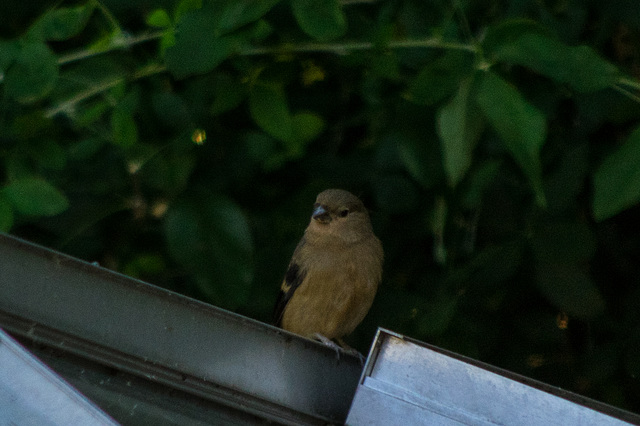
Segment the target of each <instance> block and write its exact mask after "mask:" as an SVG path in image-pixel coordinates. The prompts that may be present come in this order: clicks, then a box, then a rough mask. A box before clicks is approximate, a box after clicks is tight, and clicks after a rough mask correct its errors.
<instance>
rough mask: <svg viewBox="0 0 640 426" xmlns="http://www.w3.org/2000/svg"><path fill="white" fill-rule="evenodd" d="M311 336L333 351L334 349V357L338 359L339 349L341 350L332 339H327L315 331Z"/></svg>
mask: <svg viewBox="0 0 640 426" xmlns="http://www.w3.org/2000/svg"><path fill="white" fill-rule="evenodd" d="M313 338H314V339H316V340H317V341H319V342H320V343H322V344H323V345H325V346H328V347H330V348H331V349H333V350H334V351H336V358H337V359H340V351H341V350H342V348H341V347H340V345H338V344H337V343H336V342H334V341H333V340H331V339H329V338H328V337H326V336H323V335H322V334H320V333H315V334H314V335H313Z"/></svg>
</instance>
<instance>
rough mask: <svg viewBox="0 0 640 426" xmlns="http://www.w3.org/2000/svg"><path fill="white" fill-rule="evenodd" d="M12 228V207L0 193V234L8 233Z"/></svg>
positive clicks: (0, 192)
mask: <svg viewBox="0 0 640 426" xmlns="http://www.w3.org/2000/svg"><path fill="white" fill-rule="evenodd" d="M12 226H13V207H12V206H11V203H10V202H9V200H7V199H6V197H5V196H3V195H2V191H0V232H9V230H10V229H11V227H12Z"/></svg>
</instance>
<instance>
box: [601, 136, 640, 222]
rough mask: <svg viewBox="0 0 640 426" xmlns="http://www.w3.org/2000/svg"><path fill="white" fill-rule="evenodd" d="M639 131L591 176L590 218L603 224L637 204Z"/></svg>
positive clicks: (639, 154) (639, 162)
mask: <svg viewBox="0 0 640 426" xmlns="http://www.w3.org/2000/svg"><path fill="white" fill-rule="evenodd" d="M639 164H640V127H637V128H636V129H635V130H634V131H633V133H632V134H631V136H629V138H628V139H627V141H626V142H625V143H624V145H622V146H621V147H620V148H618V150H616V151H615V152H613V153H612V154H611V155H609V156H608V157H607V158H605V160H604V161H603V162H602V164H601V165H600V167H598V170H596V172H595V174H594V176H593V189H594V191H593V206H592V209H593V216H594V217H595V219H596V220H597V221H601V220H605V219H607V218H610V217H612V216H615V215H616V214H618V213H620V212H621V211H623V210H625V209H626V208H628V207H631V206H632V205H634V204H637V203H638V202H639V201H640V166H639Z"/></svg>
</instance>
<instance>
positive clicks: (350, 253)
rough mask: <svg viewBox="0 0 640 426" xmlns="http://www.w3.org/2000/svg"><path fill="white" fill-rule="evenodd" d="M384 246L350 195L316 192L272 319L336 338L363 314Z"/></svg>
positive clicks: (284, 325) (378, 272)
mask: <svg viewBox="0 0 640 426" xmlns="http://www.w3.org/2000/svg"><path fill="white" fill-rule="evenodd" d="M382 259H383V251H382V245H381V244H380V241H379V240H378V239H377V238H376V236H375V235H374V234H373V230H372V228H371V222H370V220H369V215H368V213H367V211H366V209H365V207H364V205H363V204H362V202H361V201H360V200H359V199H358V198H357V197H356V196H354V195H353V194H351V193H349V192H347V191H344V190H339V189H332V190H326V191H324V192H322V193H320V194H319V195H318V198H317V199H316V203H315V204H314V213H313V215H312V218H311V221H310V223H309V226H308V227H307V229H306V230H305V234H304V236H303V238H302V240H301V241H300V243H299V244H298V246H297V247H296V249H295V251H294V253H293V256H292V259H291V262H290V263H289V268H288V270H287V273H286V275H285V278H284V280H283V282H282V286H281V291H280V295H279V297H278V301H277V303H276V306H275V317H274V319H275V322H276V324H277V325H279V326H281V327H282V328H284V329H285V330H289V331H292V332H294V333H297V334H301V335H304V336H307V337H312V336H315V335H318V334H320V335H323V336H325V337H327V338H329V339H340V338H341V337H343V336H345V335H347V334H349V333H351V332H352V331H353V329H355V327H356V326H357V325H358V324H359V323H360V322H361V321H362V319H363V318H364V316H365V315H366V314H367V312H368V310H369V308H370V307H371V304H372V303H373V298H374V296H375V293H376V291H377V287H378V283H379V282H380V279H381V276H382Z"/></svg>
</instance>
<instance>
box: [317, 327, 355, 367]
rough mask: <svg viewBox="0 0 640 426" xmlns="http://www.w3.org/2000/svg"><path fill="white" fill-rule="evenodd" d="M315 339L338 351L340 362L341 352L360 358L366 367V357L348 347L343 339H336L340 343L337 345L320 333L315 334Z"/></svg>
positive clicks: (337, 356) (337, 355)
mask: <svg viewBox="0 0 640 426" xmlns="http://www.w3.org/2000/svg"><path fill="white" fill-rule="evenodd" d="M313 338H314V339H316V340H317V341H319V342H320V343H322V344H324V345H325V346H328V347H330V348H331V349H333V350H334V351H336V358H337V359H338V360H339V359H340V352H344V353H347V354H349V355H354V356H356V357H357V358H358V360H359V361H360V365H364V361H365V357H364V356H363V355H362V354H361V353H360V352H358V351H357V350H355V349H354V348H352V347H351V346H349V345H347V344H346V343H345V342H344V341H343V340H342V339H336V340H337V342H338V343H336V342H334V341H333V340H331V339H329V338H328V337H326V336H323V335H322V334H320V333H315V334H314V335H313Z"/></svg>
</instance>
